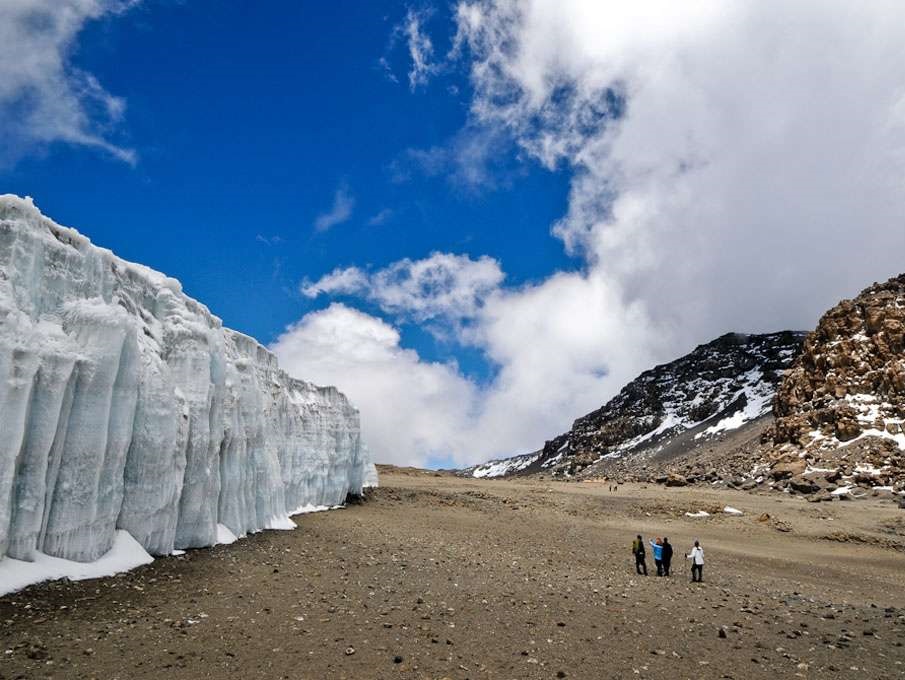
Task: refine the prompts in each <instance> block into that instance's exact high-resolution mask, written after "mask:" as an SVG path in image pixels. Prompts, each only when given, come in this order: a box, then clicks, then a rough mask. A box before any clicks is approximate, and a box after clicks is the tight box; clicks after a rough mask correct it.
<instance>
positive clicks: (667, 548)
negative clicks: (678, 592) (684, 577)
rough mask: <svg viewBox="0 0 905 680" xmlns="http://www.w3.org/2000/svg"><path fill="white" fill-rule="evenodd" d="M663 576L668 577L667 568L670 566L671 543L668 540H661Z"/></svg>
mask: <svg viewBox="0 0 905 680" xmlns="http://www.w3.org/2000/svg"><path fill="white" fill-rule="evenodd" d="M662 560H663V575H664V576H669V566H670V565H671V564H672V543H670V542H669V539H668V538H664V539H663V557H662Z"/></svg>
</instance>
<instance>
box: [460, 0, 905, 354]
mask: <svg viewBox="0 0 905 680" xmlns="http://www.w3.org/2000/svg"><path fill="white" fill-rule="evenodd" d="M457 16H458V37H457V42H458V45H459V51H460V53H463V54H467V55H468V56H469V58H470V59H471V62H470V67H471V77H472V82H473V85H474V86H475V88H476V96H475V98H474V100H473V102H472V111H473V115H474V117H475V118H476V119H477V120H480V121H483V122H484V124H485V125H488V126H491V127H495V128H503V129H505V130H507V131H508V132H509V134H511V135H512V136H513V137H514V138H515V139H516V140H517V142H518V143H519V144H520V145H521V146H522V147H523V148H524V149H526V150H527V151H528V152H529V153H531V154H532V155H533V156H534V157H536V158H537V159H538V160H540V161H541V162H542V163H544V164H545V165H547V166H548V167H554V166H556V165H560V164H565V165H567V166H568V167H570V168H571V169H572V171H573V172H574V179H573V182H572V188H571V195H570V201H569V210H568V214H567V215H566V216H565V217H564V218H563V219H562V220H561V221H560V222H559V223H558V224H557V225H556V227H555V234H556V235H557V236H559V237H560V238H561V239H562V240H563V242H564V243H565V245H566V247H567V248H568V249H569V250H570V251H572V252H576V253H580V254H582V255H583V256H584V258H585V260H586V262H587V266H588V268H589V272H590V273H589V276H590V277H591V278H596V277H602V278H603V279H604V280H606V281H607V282H609V284H610V285H611V287H612V288H613V289H614V290H620V291H621V295H622V296H623V297H622V304H623V305H625V304H629V303H639V304H642V305H643V306H644V308H645V310H646V312H647V314H648V316H649V318H650V322H651V324H652V326H651V327H650V328H649V329H648V333H650V334H660V333H662V329H664V328H666V329H670V331H671V332H674V333H675V336H676V338H675V350H676V351H679V350H682V349H687V347H688V346H689V345H690V344H691V343H693V342H695V341H701V340H706V339H707V338H708V337H709V336H712V335H716V334H717V333H719V332H722V331H725V330H729V329H736V328H737V329H746V330H768V329H775V328H780V327H805V328H807V327H809V326H811V325H812V324H813V323H814V321H815V320H816V317H817V316H818V315H819V313H820V312H821V311H822V310H823V309H825V308H826V307H827V306H829V305H831V304H833V303H834V302H835V301H836V300H837V299H838V298H840V297H844V296H848V295H852V294H854V293H856V292H857V291H858V290H859V289H861V288H862V287H863V286H865V285H866V284H868V283H870V282H872V281H874V280H877V279H885V278H887V277H888V276H890V275H892V274H894V273H896V272H898V271H900V270H901V268H902V264H901V252H902V247H903V246H905V229H903V226H902V225H903V223H905V192H903V191H902V188H903V185H905V118H903V116H902V105H901V102H902V101H903V96H905V77H903V75H902V74H903V72H905V51H903V48H902V45H905V5H903V4H902V3H900V2H892V1H878V2H874V3H868V4H860V5H858V6H857V7H856V6H854V5H852V4H851V3H848V2H842V1H826V0H812V1H810V2H795V3H764V2H760V1H759V0H748V1H745V2H733V3H726V2H719V1H716V0H698V1H694V2H685V3H672V2H652V3H624V2H615V1H603V0H588V1H581V0H572V1H565V2H561V3H555V4H552V3H548V2H542V1H540V0H531V1H524V2H509V1H505V0H486V1H485V0H477V1H473V2H472V1H468V2H460V3H459V5H458V13H457ZM614 93H615V95H616V96H614ZM620 98H624V113H623V115H622V116H621V117H618V116H617V117H616V119H613V116H610V117H609V119H608V118H607V116H606V115H601V112H605V111H606V110H607V109H608V107H609V108H612V107H611V106H610V105H611V104H612V103H613V102H617V103H619V100H620ZM620 105H621V104H620ZM617 108H618V107H617Z"/></svg>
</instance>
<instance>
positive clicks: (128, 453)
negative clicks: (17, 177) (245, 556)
mask: <svg viewBox="0 0 905 680" xmlns="http://www.w3.org/2000/svg"><path fill="white" fill-rule="evenodd" d="M0 433H2V437H0V566H2V565H3V562H4V561H5V560H4V559H3V557H4V556H6V559H10V558H12V559H15V560H23V561H27V562H33V561H35V560H38V561H41V560H44V561H45V562H46V559H45V556H51V557H54V558H63V559H65V560H74V561H79V562H90V561H94V560H98V558H101V557H102V556H103V555H104V554H105V553H107V552H108V551H109V550H110V549H111V547H113V546H114V543H115V540H116V537H117V530H125V531H127V532H128V533H129V534H130V535H131V536H132V537H133V538H134V539H135V540H136V541H137V542H138V543H139V544H140V545H141V546H142V547H143V548H144V550H146V551H147V552H148V553H151V554H153V555H165V554H169V553H172V552H173V551H174V550H176V549H183V548H195V547H202V546H209V545H213V544H215V543H217V537H218V530H219V531H220V533H221V534H222V529H224V528H225V529H227V530H228V531H229V532H231V533H232V534H234V535H236V536H243V535H245V534H247V533H249V532H253V531H258V530H261V529H265V528H269V527H275V528H279V527H287V526H291V523H290V522H289V521H288V516H289V515H290V514H292V513H293V512H294V511H295V510H296V509H297V508H302V507H305V506H312V505H313V506H333V505H337V504H340V503H342V502H343V501H344V500H345V498H346V496H347V494H349V493H353V494H357V493H360V492H361V490H362V486H363V485H364V484H373V483H376V471H375V470H374V466H373V465H372V464H371V462H370V459H369V456H368V454H367V451H366V449H365V448H364V446H363V444H362V442H361V437H360V427H359V417H358V412H357V411H356V410H355V409H354V408H353V407H352V405H351V404H350V403H349V402H348V400H347V399H346V398H345V396H343V395H342V394H341V393H340V392H339V391H337V390H336V389H335V388H333V387H318V386H315V385H312V384H310V383H307V382H304V381H301V380H295V379H293V378H291V377H289V376H288V375H287V374H286V373H284V372H283V371H281V370H280V368H279V367H278V365H277V362H276V359H275V357H274V356H273V355H272V354H270V352H268V351H267V350H266V349H265V348H264V347H262V346H261V345H260V344H258V343H257V342H256V341H254V340H253V339H252V338H249V337H247V336H244V335H242V334H240V333H236V332H233V331H230V330H228V329H226V328H223V326H222V324H221V321H220V320H219V319H218V318H217V317H215V316H214V315H212V314H211V313H210V312H209V311H208V309H207V308H206V307H204V306H203V305H202V304H200V303H198V302H196V301H195V300H193V299H191V298H189V297H187V296H186V295H185V294H183V292H182V288H181V286H180V284H179V282H178V281H176V280H174V279H171V278H167V277H166V276H164V275H162V274H159V273H157V272H155V271H152V270H151V269H148V268H147V267H143V266H141V265H137V264H132V263H129V262H126V261H123V260H121V259H119V258H117V257H116V256H115V255H114V254H113V253H111V252H110V251H108V250H104V249H101V248H98V247H96V246H94V245H92V244H91V242H90V241H89V240H88V239H87V238H85V237H84V236H82V235H81V234H79V233H78V232H76V231H75V230H73V229H68V228H65V227H61V226H59V225H57V224H55V223H54V222H52V221H51V220H49V219H47V218H46V217H44V216H43V215H41V213H40V212H39V211H38V210H37V209H36V208H35V206H34V205H33V203H32V202H31V200H30V199H21V198H18V197H15V196H9V195H6V196H0ZM0 573H2V570H0Z"/></svg>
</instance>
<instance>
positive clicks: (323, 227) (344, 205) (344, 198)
mask: <svg viewBox="0 0 905 680" xmlns="http://www.w3.org/2000/svg"><path fill="white" fill-rule="evenodd" d="M354 209H355V197H354V196H352V194H351V193H350V191H349V187H347V186H346V185H345V184H341V185H339V187H338V188H337V189H336V193H335V194H334V195H333V205H332V206H331V207H330V209H329V210H327V211H326V212H323V213H321V214H320V215H318V216H317V217H316V218H315V219H314V228H315V230H317V231H328V230H330V229H332V228H333V227H335V226H336V225H338V224H342V223H343V222H347V221H348V220H349V218H350V217H352V211H353V210H354Z"/></svg>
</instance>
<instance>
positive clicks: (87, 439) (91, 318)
mask: <svg viewBox="0 0 905 680" xmlns="http://www.w3.org/2000/svg"><path fill="white" fill-rule="evenodd" d="M64 330H65V331H66V332H67V333H68V334H69V335H70V336H71V337H72V338H73V340H74V341H75V342H76V343H77V344H78V345H79V346H80V347H82V348H84V351H85V353H86V355H87V356H86V358H85V359H83V360H81V361H80V362H79V375H78V380H77V382H76V386H75V394H74V397H73V404H72V409H71V413H70V417H69V427H68V429H67V432H66V443H65V446H64V448H63V451H62V458H61V460H60V464H59V472H58V473H57V475H56V483H55V486H54V487H53V488H52V489H48V491H49V493H50V494H51V500H50V507H49V512H48V514H47V523H46V531H45V534H44V537H43V546H42V550H43V552H45V553H47V554H48V555H53V556H55V557H62V558H65V559H70V560H76V561H80V562H89V561H92V560H96V559H98V558H99V557H100V556H101V555H103V554H104V553H105V552H107V551H108V550H109V549H110V548H111V547H112V545H113V537H114V530H115V527H116V519H117V517H118V516H119V511H120V506H121V503H122V479H123V468H124V466H125V459H126V448H127V446H128V443H129V441H130V440H131V437H132V423H133V420H134V415H135V402H136V398H137V391H138V389H137V382H138V380H137V376H138V371H137V367H136V361H137V357H138V349H137V343H136V338H135V329H134V326H133V325H132V323H131V321H130V319H129V317H128V315H127V314H126V313H125V312H124V311H123V310H122V309H121V308H118V307H114V306H110V305H107V304H105V303H103V302H102V301H100V300H86V301H81V302H77V303H71V304H70V305H68V306H67V309H66V314H65V318H64Z"/></svg>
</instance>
